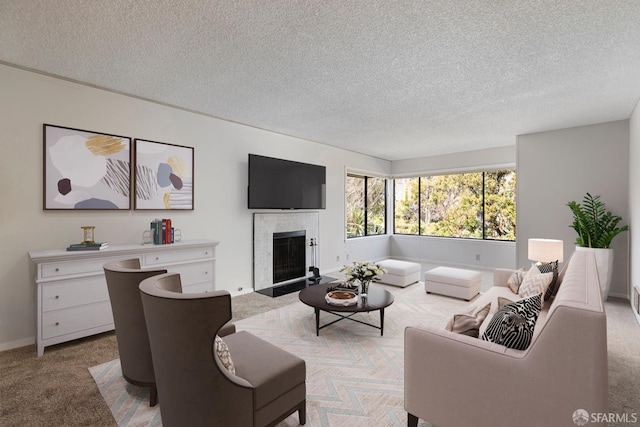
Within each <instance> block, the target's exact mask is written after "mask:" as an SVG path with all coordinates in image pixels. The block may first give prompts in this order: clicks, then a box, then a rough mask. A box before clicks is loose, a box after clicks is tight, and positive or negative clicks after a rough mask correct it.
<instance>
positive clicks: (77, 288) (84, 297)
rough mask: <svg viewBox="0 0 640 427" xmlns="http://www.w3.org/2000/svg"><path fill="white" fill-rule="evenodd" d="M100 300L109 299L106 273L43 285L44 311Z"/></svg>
mask: <svg viewBox="0 0 640 427" xmlns="http://www.w3.org/2000/svg"><path fill="white" fill-rule="evenodd" d="M100 301H109V291H108V290H107V281H106V279H105V277H104V275H102V276H92V277H87V278H83V279H75V280H67V281H64V282H56V283H49V284H46V285H44V286H42V311H43V312H44V311H51V310H59V309H63V308H68V307H74V306H76V305H83V304H91V303H94V302H100Z"/></svg>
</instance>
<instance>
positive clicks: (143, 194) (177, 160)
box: [134, 138, 194, 210]
mask: <svg viewBox="0 0 640 427" xmlns="http://www.w3.org/2000/svg"><path fill="white" fill-rule="evenodd" d="M193 177H194V149H193V147H186V146H183V145H176V144H169V143H166V142H157V141H149V140H146V139H137V138H136V139H135V149H134V188H135V191H134V209H136V210H151V209H153V210H193V209H194V198H193V195H194V193H193V184H194V179H193Z"/></svg>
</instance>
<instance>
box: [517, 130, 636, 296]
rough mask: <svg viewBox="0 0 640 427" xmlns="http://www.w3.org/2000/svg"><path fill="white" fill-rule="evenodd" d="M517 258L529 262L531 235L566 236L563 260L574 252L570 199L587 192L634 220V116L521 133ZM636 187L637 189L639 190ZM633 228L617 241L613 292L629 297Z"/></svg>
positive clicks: (577, 198)
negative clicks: (631, 199) (631, 164)
mask: <svg viewBox="0 0 640 427" xmlns="http://www.w3.org/2000/svg"><path fill="white" fill-rule="evenodd" d="M517 162H518V166H517V168H518V189H517V199H518V200H517V215H518V221H517V230H516V231H517V236H518V241H517V245H516V253H517V255H516V257H517V262H518V265H519V266H526V265H529V264H530V262H531V261H529V260H528V259H527V240H528V239H529V238H532V237H540V238H552V239H560V240H563V241H564V259H565V260H567V259H568V257H569V255H570V254H571V253H572V252H573V248H574V246H575V240H576V234H575V231H574V230H573V229H572V228H570V227H569V226H570V224H571V223H572V221H573V220H572V215H571V211H570V209H569V208H568V207H567V203H568V202H569V201H571V200H575V201H577V202H581V201H582V198H583V197H584V195H585V194H586V193H587V192H589V193H590V194H592V195H594V196H595V195H600V196H601V200H602V201H604V202H605V204H606V207H607V209H608V210H610V211H611V212H612V213H613V214H616V215H620V216H622V217H623V222H622V224H628V223H629V178H630V176H629V121H628V120H622V121H616V122H610V123H603V124H597V125H591V126H581V127H576V128H571V129H561V130H555V131H549V132H541V133H534V134H529V135H520V136H518V141H517ZM636 191H637V190H636ZM628 242H629V233H622V234H620V235H618V236H617V237H616V238H615V239H614V240H613V243H612V248H613V249H614V253H615V255H614V273H613V278H612V284H611V291H610V295H611V296H617V297H621V298H627V292H628V277H627V276H628V271H629V251H628Z"/></svg>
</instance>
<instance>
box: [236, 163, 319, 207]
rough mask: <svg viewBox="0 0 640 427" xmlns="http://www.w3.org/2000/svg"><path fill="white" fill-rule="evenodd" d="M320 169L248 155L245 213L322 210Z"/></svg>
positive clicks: (304, 164)
mask: <svg viewBox="0 0 640 427" xmlns="http://www.w3.org/2000/svg"><path fill="white" fill-rule="evenodd" d="M325 185H326V168H325V167H324V166H318V165H311V164H308V163H300V162H294V161H291V160H283V159H275V158H273V157H265V156H259V155H257V154H249V202H248V207H249V209H325V204H326V201H325Z"/></svg>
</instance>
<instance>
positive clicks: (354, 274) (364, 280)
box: [340, 261, 387, 296]
mask: <svg viewBox="0 0 640 427" xmlns="http://www.w3.org/2000/svg"><path fill="white" fill-rule="evenodd" d="M340 271H341V272H343V273H344V274H345V280H346V281H347V283H350V284H355V283H356V282H358V283H359V284H360V295H361V296H366V295H367V293H368V292H369V284H370V283H371V281H372V280H375V279H378V278H379V277H378V276H380V275H382V274H384V273H386V272H387V270H385V269H384V268H382V267H380V266H379V265H378V264H375V263H372V262H369V261H364V262H353V263H352V264H351V265H345V266H344V267H342V269H341V270H340Z"/></svg>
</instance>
